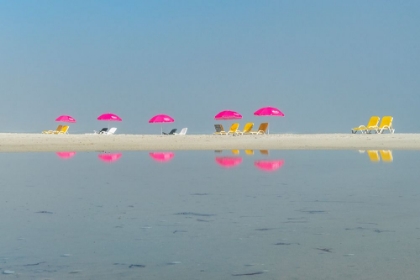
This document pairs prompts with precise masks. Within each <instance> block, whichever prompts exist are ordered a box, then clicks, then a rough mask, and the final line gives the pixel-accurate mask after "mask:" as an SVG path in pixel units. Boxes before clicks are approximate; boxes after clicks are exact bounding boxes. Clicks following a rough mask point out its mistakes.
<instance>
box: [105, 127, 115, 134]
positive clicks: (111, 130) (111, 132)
mask: <svg viewBox="0 0 420 280" xmlns="http://www.w3.org/2000/svg"><path fill="white" fill-rule="evenodd" d="M115 131H117V128H116V127H111V128H110V129H109V130H108V131H107V132H104V133H103V134H105V135H112V134H114V133H115Z"/></svg>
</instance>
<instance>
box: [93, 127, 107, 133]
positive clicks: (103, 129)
mask: <svg viewBox="0 0 420 280" xmlns="http://www.w3.org/2000/svg"><path fill="white" fill-rule="evenodd" d="M107 131H108V128H106V127H104V128H102V129H101V130H99V131H96V130H94V131H93V133H94V134H105V133H106V132H107Z"/></svg>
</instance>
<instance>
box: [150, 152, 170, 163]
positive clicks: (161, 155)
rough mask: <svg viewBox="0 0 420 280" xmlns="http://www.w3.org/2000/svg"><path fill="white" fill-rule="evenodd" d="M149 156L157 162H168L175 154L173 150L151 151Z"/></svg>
mask: <svg viewBox="0 0 420 280" xmlns="http://www.w3.org/2000/svg"><path fill="white" fill-rule="evenodd" d="M149 156H150V157H151V158H152V159H153V160H155V161H158V162H168V161H170V160H172V158H173V157H174V156H175V154H174V153H173V152H152V153H149Z"/></svg>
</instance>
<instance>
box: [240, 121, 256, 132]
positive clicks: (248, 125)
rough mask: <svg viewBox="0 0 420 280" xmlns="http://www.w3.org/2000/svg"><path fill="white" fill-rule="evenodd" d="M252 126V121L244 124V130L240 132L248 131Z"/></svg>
mask: <svg viewBox="0 0 420 280" xmlns="http://www.w3.org/2000/svg"><path fill="white" fill-rule="evenodd" d="M253 127H254V123H252V122H249V123H246V124H245V126H244V130H243V131H242V132H243V133H247V132H250V131H251V130H252V128H253Z"/></svg>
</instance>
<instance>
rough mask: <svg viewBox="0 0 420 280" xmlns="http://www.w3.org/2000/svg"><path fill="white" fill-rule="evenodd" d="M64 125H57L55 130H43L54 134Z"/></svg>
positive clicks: (44, 132) (45, 132)
mask: <svg viewBox="0 0 420 280" xmlns="http://www.w3.org/2000/svg"><path fill="white" fill-rule="evenodd" d="M62 127H63V126H62V125H61V124H60V125H58V126H57V128H56V129H55V130H44V131H43V132H42V134H53V133H54V132H57V131H61V128H62Z"/></svg>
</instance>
